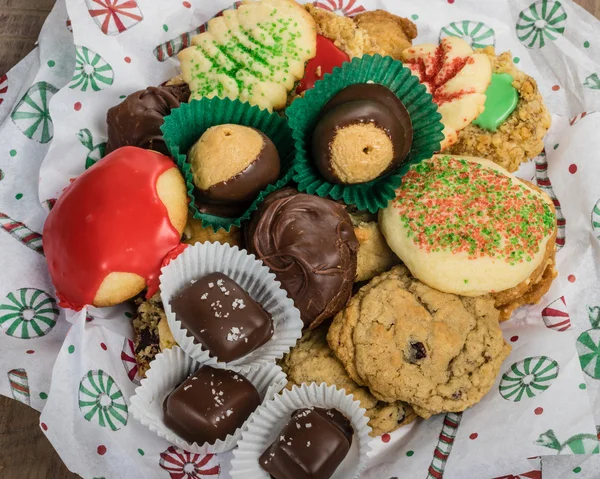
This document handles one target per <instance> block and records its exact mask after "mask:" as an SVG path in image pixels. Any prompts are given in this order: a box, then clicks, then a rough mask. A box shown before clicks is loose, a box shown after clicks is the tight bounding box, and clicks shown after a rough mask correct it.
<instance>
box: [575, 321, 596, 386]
mask: <svg viewBox="0 0 600 479" xmlns="http://www.w3.org/2000/svg"><path fill="white" fill-rule="evenodd" d="M575 346H576V347H577V353H578V354H579V362H580V363H581V369H583V372H584V373H585V374H587V375H588V376H589V377H591V378H593V379H600V329H589V330H587V331H585V332H583V333H581V334H580V335H579V337H578V338H577V342H576V343H575Z"/></svg>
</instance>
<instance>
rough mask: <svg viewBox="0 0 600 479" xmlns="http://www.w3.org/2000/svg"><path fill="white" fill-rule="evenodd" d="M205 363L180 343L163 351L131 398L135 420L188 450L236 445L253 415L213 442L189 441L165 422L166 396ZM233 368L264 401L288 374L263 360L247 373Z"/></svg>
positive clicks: (225, 448) (213, 450)
mask: <svg viewBox="0 0 600 479" xmlns="http://www.w3.org/2000/svg"><path fill="white" fill-rule="evenodd" d="M203 365H205V364H202V363H199V362H198V361H194V360H193V359H192V358H190V357H189V356H187V355H186V354H185V353H184V352H183V350H182V349H181V348H179V347H177V346H175V347H173V348H172V349H166V350H164V351H163V352H162V353H160V354H158V355H157V356H156V359H154V361H152V363H150V369H149V370H148V372H147V373H146V378H145V379H142V382H141V385H140V386H138V387H137V388H136V390H135V394H134V395H133V396H132V397H131V407H130V411H131V414H132V415H133V417H134V418H135V419H137V420H138V421H139V422H141V423H142V424H143V425H144V426H146V427H147V428H148V429H150V430H151V431H152V432H154V433H156V434H157V435H158V436H159V437H162V438H163V439H166V440H167V441H169V442H171V443H173V444H175V445H176V446H178V447H180V448H182V449H184V450H186V451H189V452H193V453H197V454H209V453H211V454H212V453H215V454H216V453H221V452H226V451H229V450H231V449H233V448H234V447H235V446H236V444H237V442H238V441H239V440H240V438H241V436H242V432H243V431H245V430H246V428H247V426H248V424H249V422H250V418H251V417H252V415H250V418H248V420H247V421H246V422H245V423H244V424H243V425H242V427H240V428H238V429H236V430H235V432H233V433H232V434H229V435H227V437H226V438H225V439H223V440H221V439H217V441H215V442H214V443H213V444H209V443H205V444H197V443H193V444H190V443H189V442H187V441H185V440H184V439H182V438H181V437H179V436H178V435H177V434H175V433H174V432H173V431H172V430H171V429H169V428H168V427H167V426H166V425H165V423H164V412H163V403H164V401H165V399H166V397H167V396H168V395H169V394H170V393H171V392H172V391H173V390H174V389H175V388H176V387H177V386H179V385H180V384H181V383H182V382H183V381H185V379H186V378H187V377H188V376H190V375H191V374H193V373H195V372H196V371H197V370H198V369H199V368H200V367H201V366H203ZM232 369H234V370H236V372H239V373H240V374H241V375H243V376H244V377H245V378H246V379H248V381H250V382H251V383H252V384H254V387H255V388H256V390H257V391H258V394H259V395H260V398H261V400H262V404H264V403H265V402H266V401H268V400H270V399H272V398H273V397H274V396H275V395H276V394H277V393H278V392H279V391H281V390H282V389H283V388H284V387H285V385H286V383H287V378H286V375H285V373H284V372H283V371H282V370H281V368H280V367H279V366H277V365H276V364H273V363H264V364H262V365H261V367H260V368H258V369H255V370H250V371H245V372H240V371H239V370H238V369H237V368H232Z"/></svg>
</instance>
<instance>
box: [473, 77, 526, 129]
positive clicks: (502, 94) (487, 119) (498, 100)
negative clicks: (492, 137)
mask: <svg viewBox="0 0 600 479" xmlns="http://www.w3.org/2000/svg"><path fill="white" fill-rule="evenodd" d="M512 82H513V77H512V76H511V75H510V74H508V73H492V82H491V83H490V86H489V87H488V88H487V90H486V91H485V96H486V99H485V109H484V110H483V113H482V114H481V115H479V116H478V117H477V119H476V120H475V121H473V124H474V125H477V126H478V127H479V128H483V129H484V130H488V131H496V130H497V129H498V127H499V126H500V125H502V123H504V121H505V120H506V119H507V118H508V115H510V114H511V113H512V112H513V111H514V110H515V108H516V107H517V103H518V101H519V94H518V93H517V89H516V88H515V87H514V86H512Z"/></svg>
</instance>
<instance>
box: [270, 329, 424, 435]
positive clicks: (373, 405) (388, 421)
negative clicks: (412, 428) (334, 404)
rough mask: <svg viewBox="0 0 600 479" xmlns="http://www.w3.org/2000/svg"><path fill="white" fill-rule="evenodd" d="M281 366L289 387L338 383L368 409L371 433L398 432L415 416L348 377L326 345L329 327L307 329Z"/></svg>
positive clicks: (402, 404) (400, 405) (403, 406)
mask: <svg viewBox="0 0 600 479" xmlns="http://www.w3.org/2000/svg"><path fill="white" fill-rule="evenodd" d="M280 366H281V367H282V369H283V371H284V372H285V373H286V374H287V377H288V388H289V389H291V387H292V386H293V385H294V384H296V385H298V386H300V385H301V384H302V383H311V382H316V383H317V384H320V383H323V382H324V383H326V384H327V385H328V386H331V385H335V386H336V387H337V388H338V389H345V390H346V394H352V395H354V399H355V400H358V401H360V406H361V407H363V408H365V409H366V411H367V412H366V415H367V417H368V418H369V426H371V428H372V429H373V430H372V431H371V436H379V435H381V434H384V433H389V432H392V431H395V430H396V429H398V428H399V427H402V426H404V425H406V424H408V423H410V422H411V421H412V420H413V419H414V418H415V415H414V413H413V412H412V410H411V408H410V406H408V405H406V404H404V403H402V402H400V401H395V402H392V403H385V402H382V401H379V400H378V399H377V398H375V397H374V396H373V395H372V394H371V393H370V392H369V390H368V389H367V388H364V387H360V386H359V385H358V384H356V382H354V381H353V380H352V379H350V377H349V376H348V373H347V372H346V370H345V369H344V366H342V363H341V362H340V361H339V360H338V359H337V358H336V357H335V355H334V354H333V351H332V350H331V348H330V347H329V345H328V344H327V328H326V327H323V326H321V327H319V328H317V329H314V330H312V331H308V332H306V333H305V334H304V336H302V338H301V339H300V340H299V341H298V343H296V346H294V347H293V348H292V350H291V351H290V352H289V353H288V354H287V355H286V356H285V357H284V358H283V359H282V360H281V363H280Z"/></svg>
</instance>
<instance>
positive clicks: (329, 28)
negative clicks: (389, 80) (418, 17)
mask: <svg viewBox="0 0 600 479" xmlns="http://www.w3.org/2000/svg"><path fill="white" fill-rule="evenodd" d="M305 8H306V10H307V11H308V12H309V13H310V14H311V15H312V17H313V19H314V20H315V22H316V24H317V33H318V34H319V35H323V36H324V37H327V38H329V39H330V40H332V41H333V42H334V44H335V46H337V47H338V48H339V49H340V50H342V51H344V52H345V53H346V54H348V56H350V57H351V58H352V57H362V56H363V55H375V54H377V53H378V54H380V55H382V56H386V55H389V56H391V57H393V58H396V59H399V58H400V52H401V51H402V50H403V49H405V48H408V47H410V45H411V44H412V39H413V38H415V37H416V36H417V26H416V25H415V24H414V23H413V22H411V21H410V20H408V19H407V18H402V17H398V16H396V15H393V14H391V13H388V12H385V11H383V10H375V11H372V12H365V13H361V14H359V15H356V16H355V17H353V18H350V17H342V16H340V15H336V14H335V13H332V12H328V11H327V10H323V9H321V8H318V7H315V6H314V5H312V4H307V5H305Z"/></svg>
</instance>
